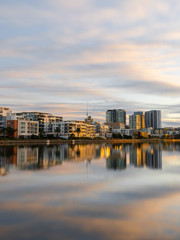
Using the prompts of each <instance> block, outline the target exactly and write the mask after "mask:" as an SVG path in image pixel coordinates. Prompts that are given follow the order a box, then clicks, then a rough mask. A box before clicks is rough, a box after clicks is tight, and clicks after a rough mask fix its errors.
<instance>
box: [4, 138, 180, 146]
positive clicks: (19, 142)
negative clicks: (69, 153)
mask: <svg viewBox="0 0 180 240" xmlns="http://www.w3.org/2000/svg"><path fill="white" fill-rule="evenodd" d="M158 142H180V139H108V140H107V139H102V140H101V139H98V140H94V139H88V140H87V139H85V140H82V139H75V140H61V139H51V140H47V139H23V140H0V146H15V145H50V144H52V145H53V144H57V145H59V144H102V143H112V144H115V143H116V144H118V143H119V144H120V143H158Z"/></svg>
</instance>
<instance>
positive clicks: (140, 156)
mask: <svg viewBox="0 0 180 240" xmlns="http://www.w3.org/2000/svg"><path fill="white" fill-rule="evenodd" d="M130 164H131V165H134V166H135V167H148V168H152V169H162V147H161V145H160V144H154V145H150V144H148V143H147V144H137V145H136V144H135V145H133V146H132V149H131V151H130Z"/></svg>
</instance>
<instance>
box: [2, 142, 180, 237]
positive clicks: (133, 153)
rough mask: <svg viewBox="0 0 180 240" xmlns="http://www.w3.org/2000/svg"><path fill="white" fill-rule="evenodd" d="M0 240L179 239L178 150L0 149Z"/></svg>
mask: <svg viewBox="0 0 180 240" xmlns="http://www.w3.org/2000/svg"><path fill="white" fill-rule="evenodd" d="M0 239H3V240H4V239H5V240H6V239H17V240H21V239H38V240H41V239H58V240H59V239H63V240H66V239H70V240H71V239H78V240H96V239H98V240H99V239H103V240H104V239H105V240H106V239H107V240H114V239H115V240H116V239H118V240H119V239H142V240H144V239H161V240H162V239H180V144H176V143H172V144H151V145H150V144H120V145H106V144H103V145H102V144H101V145H95V144H88V145H66V144H65V145H49V146H19V147H1V148H0Z"/></svg>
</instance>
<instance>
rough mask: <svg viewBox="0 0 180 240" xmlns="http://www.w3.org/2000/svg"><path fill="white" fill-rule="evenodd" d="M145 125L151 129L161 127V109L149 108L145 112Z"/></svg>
mask: <svg viewBox="0 0 180 240" xmlns="http://www.w3.org/2000/svg"><path fill="white" fill-rule="evenodd" d="M145 125H146V128H150V127H152V128H153V129H159V128H161V111H160V110H151V111H148V112H145Z"/></svg>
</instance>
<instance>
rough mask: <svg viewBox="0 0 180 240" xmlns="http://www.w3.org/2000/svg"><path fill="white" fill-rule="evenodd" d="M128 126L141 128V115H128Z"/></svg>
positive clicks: (136, 128)
mask: <svg viewBox="0 0 180 240" xmlns="http://www.w3.org/2000/svg"><path fill="white" fill-rule="evenodd" d="M129 128H130V129H135V130H140V129H141V115H135V114H132V115H130V116H129Z"/></svg>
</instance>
